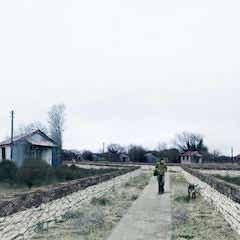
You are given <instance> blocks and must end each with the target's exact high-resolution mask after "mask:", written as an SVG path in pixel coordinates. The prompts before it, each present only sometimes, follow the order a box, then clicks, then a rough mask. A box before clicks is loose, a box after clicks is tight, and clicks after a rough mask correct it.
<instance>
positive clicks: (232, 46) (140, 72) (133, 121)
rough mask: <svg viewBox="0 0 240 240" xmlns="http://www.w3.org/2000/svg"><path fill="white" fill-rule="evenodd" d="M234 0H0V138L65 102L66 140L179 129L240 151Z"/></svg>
mask: <svg viewBox="0 0 240 240" xmlns="http://www.w3.org/2000/svg"><path fill="white" fill-rule="evenodd" d="M239 7H240V4H239V1H237V0H232V1H231V0H230V1H223V0H218V1H217V0H207V1H206V0H202V1H193V0H191V1H190V0H187V1H186V0H183V1H179V0H169V1H159V0H148V1H143V0H102V1H99V0H91V1H86V0H72V1H71V0H41V1H40V0H39V1H37V0H8V1H7V0H4V1H0V83H1V87H0V89H1V94H0V98H1V101H0V122H1V123H0V138H3V137H4V136H6V135H7V134H8V131H9V111H10V110H11V109H12V108H14V109H15V111H16V124H20V123H27V122H31V121H34V120H40V121H46V114H47V111H48V109H49V107H50V106H51V105H52V104H55V103H65V104H66V106H67V129H66V132H65V139H64V145H65V147H67V148H80V149H83V148H90V149H93V150H98V149H99V148H100V145H101V142H103V141H105V142H106V143H110V142H118V143H121V144H124V145H127V144H130V143H137V144H142V145H144V146H147V147H155V146H156V145H157V143H158V142H159V141H170V140H171V139H172V138H173V137H174V134H175V133H177V132H181V131H184V130H187V131H196V132H199V133H202V134H203V135H204V136H205V137H206V141H207V143H208V144H209V146H210V147H211V148H217V149H220V150H221V151H222V152H224V153H229V152H230V147H231V146H234V148H235V152H236V153H240V113H239V110H238V109H239V106H238V105H239V104H238V103H239V100H240V95H239V89H240V81H239V79H240V68H239V64H240V57H239V56H240V31H239V30H238V29H239V22H240V15H239Z"/></svg>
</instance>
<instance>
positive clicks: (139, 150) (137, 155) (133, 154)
mask: <svg viewBox="0 0 240 240" xmlns="http://www.w3.org/2000/svg"><path fill="white" fill-rule="evenodd" d="M145 154H146V150H145V149H144V148H143V147H142V146H137V145H130V146H129V148H128V155H129V158H130V160H131V161H132V162H146V160H147V159H146V155H145Z"/></svg>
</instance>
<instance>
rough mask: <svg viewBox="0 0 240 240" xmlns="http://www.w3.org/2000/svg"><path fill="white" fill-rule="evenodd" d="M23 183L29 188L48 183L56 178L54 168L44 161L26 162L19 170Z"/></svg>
mask: <svg viewBox="0 0 240 240" xmlns="http://www.w3.org/2000/svg"><path fill="white" fill-rule="evenodd" d="M18 177H19V180H20V181H21V182H23V183H24V184H26V185H27V186H28V187H29V188H31V187H32V186H33V185H42V184H43V183H45V184H46V183H48V182H50V181H51V180H52V178H53V177H54V175H53V170H52V167H51V166H50V165H49V164H47V163H46V162H45V161H42V160H35V159H34V160H26V161H24V162H23V165H22V166H21V167H20V168H19V170H18Z"/></svg>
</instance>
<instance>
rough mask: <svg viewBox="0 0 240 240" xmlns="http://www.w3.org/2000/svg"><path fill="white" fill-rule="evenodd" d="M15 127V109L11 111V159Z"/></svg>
mask: <svg viewBox="0 0 240 240" xmlns="http://www.w3.org/2000/svg"><path fill="white" fill-rule="evenodd" d="M13 128H14V111H11V156H10V157H11V160H13Z"/></svg>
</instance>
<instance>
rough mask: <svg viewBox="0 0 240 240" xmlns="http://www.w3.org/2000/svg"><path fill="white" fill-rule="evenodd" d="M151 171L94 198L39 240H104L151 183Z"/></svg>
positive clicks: (40, 234)
mask: <svg viewBox="0 0 240 240" xmlns="http://www.w3.org/2000/svg"><path fill="white" fill-rule="evenodd" d="M149 179H150V175H149V174H142V175H140V176H138V177H136V178H132V179H131V180H130V181H129V182H128V183H127V184H126V185H127V187H126V185H123V186H121V187H120V188H118V189H116V188H113V189H112V191H110V192H108V193H107V194H105V195H104V196H102V197H99V198H93V199H92V201H91V202H90V203H88V204H85V205H83V206H82V207H81V209H79V210H78V211H70V212H68V213H67V214H65V216H64V219H63V222H62V223H59V224H58V225H55V226H54V227H50V228H49V229H48V231H42V232H41V233H38V234H36V236H35V237H34V239H39V240H43V239H44V240H45V239H46V240H48V239H49V240H57V239H58V240H103V239H106V238H107V237H108V235H109V234H110V232H111V230H112V229H113V227H114V226H115V225H116V224H117V223H118V222H119V220H120V219H121V218H122V216H123V215H124V214H125V213H126V211H127V209H128V208H129V207H130V206H131V205H132V203H133V201H135V200H136V199H137V198H138V197H139V195H140V194H141V192H142V189H143V188H144V187H145V186H146V185H147V184H148V182H149Z"/></svg>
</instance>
